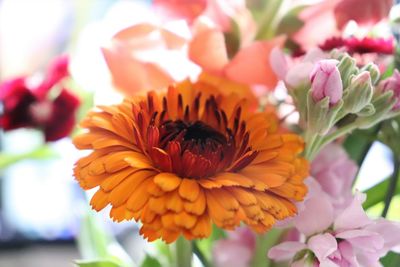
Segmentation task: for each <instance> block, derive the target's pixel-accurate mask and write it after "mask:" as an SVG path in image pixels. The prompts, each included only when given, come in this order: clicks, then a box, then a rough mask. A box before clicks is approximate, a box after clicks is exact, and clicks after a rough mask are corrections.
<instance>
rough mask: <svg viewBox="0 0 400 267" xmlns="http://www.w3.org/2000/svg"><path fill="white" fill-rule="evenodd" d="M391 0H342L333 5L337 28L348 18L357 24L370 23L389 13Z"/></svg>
mask: <svg viewBox="0 0 400 267" xmlns="http://www.w3.org/2000/svg"><path fill="white" fill-rule="evenodd" d="M392 5H393V1H392V0H342V1H341V2H339V3H338V4H337V6H336V7H335V11H334V12H335V18H336V21H337V25H338V27H339V29H342V28H343V27H344V26H346V24H347V22H348V21H350V20H354V21H356V22H357V23H358V24H362V25H363V24H364V25H372V24H375V23H377V22H379V21H380V20H382V19H383V18H386V17H387V16H388V15H389V11H390V8H391V7H392Z"/></svg>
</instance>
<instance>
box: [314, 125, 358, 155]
mask: <svg viewBox="0 0 400 267" xmlns="http://www.w3.org/2000/svg"><path fill="white" fill-rule="evenodd" d="M357 127H358V125H357V124H356V123H350V124H348V125H346V126H343V127H342V128H339V129H337V130H336V131H334V132H333V133H331V134H328V135H327V136H325V137H324V138H323V139H322V141H321V142H320V145H319V149H322V148H323V147H324V146H326V145H327V144H329V143H331V142H333V141H334V140H336V139H338V138H339V137H342V136H343V135H345V134H348V133H350V132H351V131H353V130H355V129H357Z"/></svg>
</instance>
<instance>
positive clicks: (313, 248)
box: [268, 188, 400, 267]
mask: <svg viewBox="0 0 400 267" xmlns="http://www.w3.org/2000/svg"><path fill="white" fill-rule="evenodd" d="M315 189H317V188H314V190H315ZM330 200H331V198H330V197H329V196H328V195H327V194H326V193H324V192H323V191H322V190H320V191H318V190H317V191H314V192H312V196H311V197H309V198H308V199H307V200H306V201H305V203H304V209H303V210H301V211H300V212H299V215H298V216H297V217H296V218H295V219H294V220H293V222H294V225H295V227H296V228H297V229H298V230H299V231H300V232H301V233H303V234H304V236H305V237H307V239H303V240H306V241H303V242H300V241H297V242H296V241H288V242H283V243H281V244H279V245H277V246H275V247H273V248H271V249H270V251H269V252H268V257H270V258H271V259H274V260H278V261H282V260H288V259H289V260H290V259H293V257H294V256H295V255H296V254H297V256H298V255H300V254H298V253H299V252H301V251H302V252H304V253H303V254H301V255H302V256H303V257H302V258H301V259H298V257H297V258H296V262H292V265H291V266H296V264H297V266H301V265H298V264H299V262H301V263H307V264H309V265H308V266H313V265H315V266H321V267H322V266H332V267H334V266H337V267H342V266H348V267H350V266H379V265H378V262H379V258H380V257H383V256H384V255H385V254H386V253H387V252H388V251H389V250H391V249H393V248H394V247H396V246H398V245H399V244H400V224H399V223H395V222H390V221H387V220H385V219H378V220H371V219H369V218H368V216H367V215H366V214H365V212H364V210H363V208H362V203H363V202H364V200H365V195H363V194H360V193H357V194H356V195H355V196H354V198H353V199H352V201H351V203H350V204H349V205H348V206H346V207H343V208H340V209H339V210H338V211H335V208H334V206H333V205H332V203H331V201H330ZM304 266H307V265H304Z"/></svg>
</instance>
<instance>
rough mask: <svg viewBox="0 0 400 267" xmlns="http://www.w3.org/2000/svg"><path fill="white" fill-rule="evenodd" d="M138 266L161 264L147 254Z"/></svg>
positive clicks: (156, 265)
mask: <svg viewBox="0 0 400 267" xmlns="http://www.w3.org/2000/svg"><path fill="white" fill-rule="evenodd" d="M140 267H162V265H161V263H160V262H159V261H158V260H157V259H156V258H154V257H152V256H150V255H148V254H147V255H146V258H145V259H144V260H143V262H142V264H141V265H140Z"/></svg>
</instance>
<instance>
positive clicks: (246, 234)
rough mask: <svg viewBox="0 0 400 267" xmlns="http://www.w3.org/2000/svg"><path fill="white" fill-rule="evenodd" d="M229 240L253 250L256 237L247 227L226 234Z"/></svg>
mask: <svg viewBox="0 0 400 267" xmlns="http://www.w3.org/2000/svg"><path fill="white" fill-rule="evenodd" d="M228 238H229V240H235V241H238V242H240V243H241V244H243V245H244V246H246V247H248V248H249V249H251V250H253V249H254V248H255V246H256V235H255V234H254V232H253V231H252V230H250V228H249V227H239V228H237V229H235V230H234V231H229V232H228Z"/></svg>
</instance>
